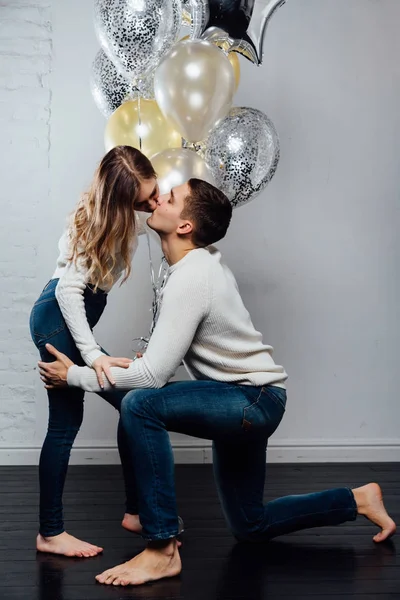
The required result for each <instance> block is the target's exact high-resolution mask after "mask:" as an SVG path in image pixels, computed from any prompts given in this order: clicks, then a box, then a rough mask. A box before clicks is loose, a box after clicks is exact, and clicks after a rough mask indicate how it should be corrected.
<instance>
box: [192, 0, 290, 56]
mask: <svg viewBox="0 0 400 600" xmlns="http://www.w3.org/2000/svg"><path fill="white" fill-rule="evenodd" d="M285 1H286V0H208V5H209V16H208V20H205V24H204V26H203V30H202V36H201V37H202V38H204V39H207V40H209V41H211V42H214V43H218V44H220V45H221V46H222V47H223V48H224V50H226V51H227V52H232V51H235V52H240V54H243V56H245V57H246V58H248V59H249V60H250V61H251V62H253V63H255V64H257V65H259V64H261V62H262V55H263V43H264V36H265V31H266V29H267V25H268V23H269V20H270V19H271V17H272V15H273V14H274V13H275V11H276V10H277V9H278V8H279V7H280V6H282V4H285Z"/></svg>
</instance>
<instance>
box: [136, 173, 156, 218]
mask: <svg viewBox="0 0 400 600" xmlns="http://www.w3.org/2000/svg"><path fill="white" fill-rule="evenodd" d="M159 195H160V190H159V189H158V183H157V179H156V178H155V177H153V178H152V179H145V180H144V181H142V182H141V184H140V193H139V197H138V198H137V199H136V200H135V203H134V209H135V210H141V211H143V212H153V211H154V210H155V209H156V208H157V200H158V196H159Z"/></svg>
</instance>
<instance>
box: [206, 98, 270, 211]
mask: <svg viewBox="0 0 400 600" xmlns="http://www.w3.org/2000/svg"><path fill="white" fill-rule="evenodd" d="M204 158H205V161H206V162H207V165H208V166H209V167H210V169H211V172H212V174H213V175H214V178H215V180H216V182H217V187H219V188H220V189H221V190H222V191H223V192H225V194H226V195H227V196H228V198H229V200H230V201H231V204H232V206H233V207H237V206H241V205H242V204H245V203H246V202H249V201H250V200H252V199H253V198H254V197H255V196H256V195H257V194H259V193H260V192H261V190H262V189H263V188H264V187H265V186H266V185H267V183H268V182H269V181H270V180H271V179H272V177H273V175H274V173H275V171H276V168H277V166H278V161H279V138H278V134H277V132H276V130H275V127H274V125H273V123H272V121H271V120H270V119H269V118H268V117H267V116H266V115H265V114H264V113H262V112H261V111H259V110H256V109H255V108H239V107H238V108H233V109H232V110H231V111H230V113H229V115H228V116H227V117H226V119H224V120H223V121H221V123H220V124H219V125H218V126H217V127H216V128H215V129H214V131H213V132H212V134H211V135H210V137H209V138H208V140H207V147H206V151H205V156H204Z"/></svg>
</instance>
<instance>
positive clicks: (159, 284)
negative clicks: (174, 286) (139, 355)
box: [133, 231, 169, 351]
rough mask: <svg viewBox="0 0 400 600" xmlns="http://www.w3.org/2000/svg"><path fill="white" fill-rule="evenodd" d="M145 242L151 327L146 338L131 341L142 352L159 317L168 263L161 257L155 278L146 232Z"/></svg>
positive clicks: (148, 238)
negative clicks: (149, 284)
mask: <svg viewBox="0 0 400 600" xmlns="http://www.w3.org/2000/svg"><path fill="white" fill-rule="evenodd" d="M146 240H147V249H148V252H149V267H150V282H151V287H152V291H153V299H152V306H151V311H152V321H151V325H150V330H149V335H148V336H147V337H143V336H142V337H139V338H134V339H133V341H135V342H137V341H138V342H140V344H139V350H143V351H144V350H146V348H147V346H148V344H149V341H150V338H151V336H152V333H153V331H154V328H155V326H156V324H157V320H158V316H159V313H160V308H161V298H162V291H163V289H164V287H165V284H166V283H167V280H168V275H169V271H168V263H167V260H166V258H165V256H163V257H162V259H161V263H160V268H159V270H158V275H157V278H156V276H155V272H154V265H153V259H152V256H151V245H150V236H149V233H148V232H147V231H146Z"/></svg>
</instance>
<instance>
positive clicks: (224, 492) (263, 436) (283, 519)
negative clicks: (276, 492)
mask: <svg viewBox="0 0 400 600" xmlns="http://www.w3.org/2000/svg"><path fill="white" fill-rule="evenodd" d="M285 404H286V392H285V390H283V389H281V388H279V387H276V386H266V387H249V386H244V385H235V384H226V383H220V382H216V381H184V382H179V383H171V384H169V385H167V386H166V387H164V388H162V389H159V390H152V389H137V390H134V391H131V392H129V393H128V394H127V395H126V396H125V398H124V399H123V401H122V406H121V419H122V424H123V427H124V429H125V432H126V434H127V437H128V443H129V447H130V450H131V460H132V463H133V466H134V469H135V477H136V480H137V483H138V486H137V489H136V493H137V497H138V507H139V516H140V522H141V524H142V526H143V537H144V538H145V539H147V540H163V539H168V538H171V537H175V536H176V535H177V533H178V514H177V507H176V497H175V485H174V460H173V454H172V449H171V444H170V440H169V436H168V433H167V432H168V431H175V432H178V433H184V434H188V435H191V436H195V437H200V438H206V439H210V440H212V441H213V460H214V473H215V479H216V483H217V487H218V493H219V497H220V500H221V504H222V508H223V511H224V514H225V518H226V520H227V522H228V525H229V527H230V529H231V531H232V533H233V534H234V535H235V536H236V538H238V539H239V540H241V541H251V542H264V541H267V540H270V539H271V538H274V537H276V536H279V535H282V534H284V533H289V532H292V531H296V530H299V529H304V528H308V527H317V526H322V525H336V524H339V523H343V522H344V521H349V520H354V519H355V518H356V516H357V507H356V503H355V500H354V496H353V493H352V491H351V490H350V489H349V488H337V489H331V490H327V491H323V492H317V493H311V494H305V495H298V496H286V497H284V498H278V499H277V500H273V501H272V502H268V503H267V504H264V503H263V492H264V483H265V465H266V449H267V443H268V438H269V437H270V436H271V435H272V434H273V432H274V431H275V429H276V428H277V427H278V425H279V423H280V421H281V419H282V417H283V414H284V412H285Z"/></svg>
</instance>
